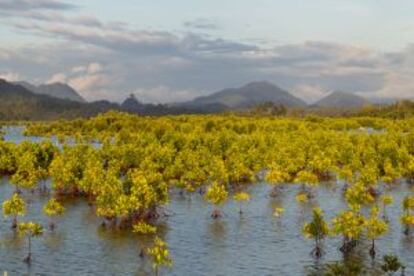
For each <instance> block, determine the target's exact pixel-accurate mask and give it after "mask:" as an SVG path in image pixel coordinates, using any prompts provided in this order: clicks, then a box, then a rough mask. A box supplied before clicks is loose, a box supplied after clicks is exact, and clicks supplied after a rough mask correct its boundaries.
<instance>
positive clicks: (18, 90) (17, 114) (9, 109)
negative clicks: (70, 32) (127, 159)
mask: <svg viewBox="0 0 414 276" xmlns="http://www.w3.org/2000/svg"><path fill="white" fill-rule="evenodd" d="M26 87H28V88H30V86H28V84H27V83H25V84H21V83H19V84H16V83H12V82H7V81H5V80H3V79H0V121H2V120H55V119H63V118H64V119H74V118H79V117H91V116H95V115H97V114H99V113H104V112H107V111H110V110H117V111H125V112H129V113H134V114H140V115H154V116H155V115H170V114H194V113H211V112H210V111H206V110H205V109H203V108H186V107H178V106H168V105H162V104H158V105H155V104H143V103H140V102H139V101H138V100H137V99H136V98H135V96H133V97H131V96H130V97H129V98H127V99H126V100H125V101H124V102H123V103H122V104H121V105H120V104H118V103H112V102H109V101H105V100H103V101H95V102H78V101H73V100H69V99H59V98H56V97H51V96H48V95H43V94H36V93H33V92H32V91H31V90H29V89H27V88H26Z"/></svg>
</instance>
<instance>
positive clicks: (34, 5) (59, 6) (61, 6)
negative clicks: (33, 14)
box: [0, 0, 76, 12]
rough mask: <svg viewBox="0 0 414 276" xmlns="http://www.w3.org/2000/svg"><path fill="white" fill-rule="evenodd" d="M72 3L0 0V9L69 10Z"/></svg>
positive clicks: (50, 0)
mask: <svg viewBox="0 0 414 276" xmlns="http://www.w3.org/2000/svg"><path fill="white" fill-rule="evenodd" d="M75 7H76V6H75V5H73V4H69V3H66V2H62V1H55V0H1V1H0V10H1V11H3V12H4V11H28V10H70V9H73V8H75Z"/></svg>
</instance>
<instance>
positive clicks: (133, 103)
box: [121, 94, 145, 113]
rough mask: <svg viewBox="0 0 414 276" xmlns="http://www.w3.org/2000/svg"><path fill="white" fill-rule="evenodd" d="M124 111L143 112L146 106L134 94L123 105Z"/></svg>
mask: <svg viewBox="0 0 414 276" xmlns="http://www.w3.org/2000/svg"><path fill="white" fill-rule="evenodd" d="M121 107H122V109H124V110H126V111H130V112H138V113H139V112H142V111H143V110H144V107H145V105H144V104H143V103H141V102H140V101H138V99H137V98H136V97H135V95H134V94H131V95H130V96H129V97H128V98H126V99H125V101H124V102H123V103H122V104H121Z"/></svg>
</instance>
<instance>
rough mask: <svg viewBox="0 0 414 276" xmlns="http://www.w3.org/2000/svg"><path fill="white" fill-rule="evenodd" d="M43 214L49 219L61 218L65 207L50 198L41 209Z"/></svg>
mask: <svg viewBox="0 0 414 276" xmlns="http://www.w3.org/2000/svg"><path fill="white" fill-rule="evenodd" d="M43 212H44V213H45V214H46V215H47V216H49V217H54V216H61V215H62V214H63V213H64V212H65V207H63V205H62V204H61V203H60V202H59V201H57V200H56V199H55V198H52V199H50V200H49V201H48V202H47V203H46V204H45V206H44V207H43Z"/></svg>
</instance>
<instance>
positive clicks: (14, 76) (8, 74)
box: [0, 71, 21, 81]
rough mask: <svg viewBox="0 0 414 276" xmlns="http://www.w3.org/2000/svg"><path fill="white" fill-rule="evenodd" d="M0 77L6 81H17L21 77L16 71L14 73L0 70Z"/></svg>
mask: <svg viewBox="0 0 414 276" xmlns="http://www.w3.org/2000/svg"><path fill="white" fill-rule="evenodd" d="M0 79H3V80H6V81H19V80H20V79H21V78H20V75H19V74H18V73H15V72H5V73H2V72H1V71H0Z"/></svg>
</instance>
